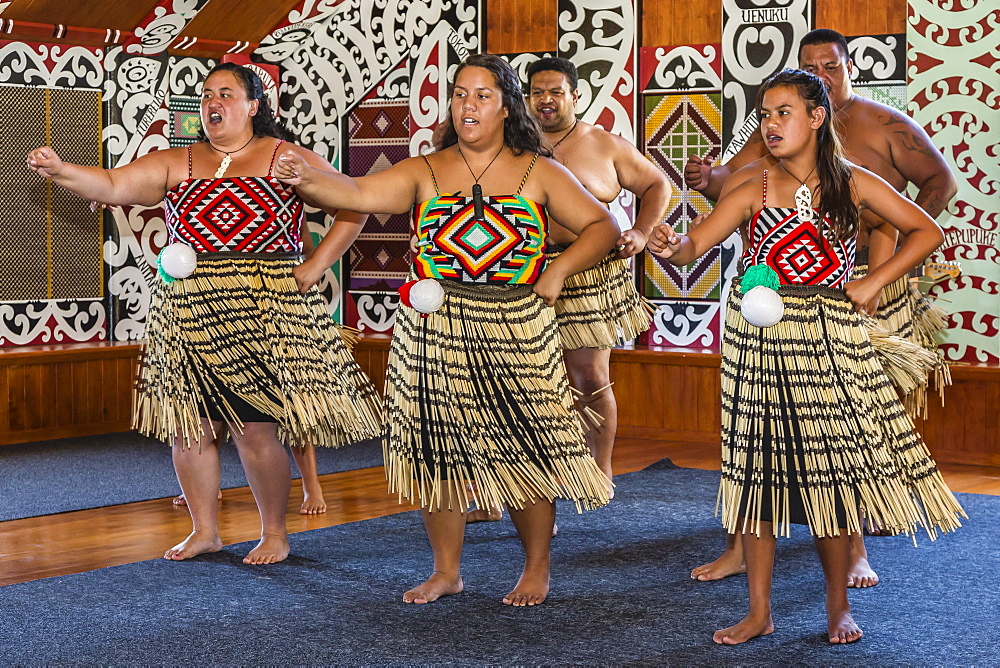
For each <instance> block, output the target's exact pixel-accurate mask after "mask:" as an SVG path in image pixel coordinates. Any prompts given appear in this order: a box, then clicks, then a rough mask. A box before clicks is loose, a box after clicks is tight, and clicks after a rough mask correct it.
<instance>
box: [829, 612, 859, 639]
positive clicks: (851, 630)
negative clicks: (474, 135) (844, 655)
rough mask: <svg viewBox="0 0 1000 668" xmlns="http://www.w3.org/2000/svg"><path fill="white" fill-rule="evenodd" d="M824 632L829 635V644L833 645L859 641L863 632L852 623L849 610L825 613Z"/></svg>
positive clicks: (852, 619)
mask: <svg viewBox="0 0 1000 668" xmlns="http://www.w3.org/2000/svg"><path fill="white" fill-rule="evenodd" d="M826 631H827V633H829V634H830V642H832V643H834V644H835V645H839V644H843V643H849V642H854V641H855V640H861V636H863V635H864V631H862V630H861V627H860V626H858V625H857V624H856V623H855V622H854V618H853V617H851V612H850V610H837V611H834V612H829V611H828V612H827V614H826Z"/></svg>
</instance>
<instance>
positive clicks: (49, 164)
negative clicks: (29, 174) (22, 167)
mask: <svg viewBox="0 0 1000 668" xmlns="http://www.w3.org/2000/svg"><path fill="white" fill-rule="evenodd" d="M62 165H63V161H62V159H61V158H60V157H59V155H58V154H57V153H56V152H55V151H54V150H52V148H50V147H48V146H42V147H41V148H36V149H35V150H34V151H31V152H30V153H28V169H30V170H31V171H33V172H35V173H36V174H38V175H39V176H43V177H45V178H47V179H51V178H52V177H53V176H58V175H59V172H60V171H62Z"/></svg>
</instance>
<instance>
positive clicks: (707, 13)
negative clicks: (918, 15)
mask: <svg viewBox="0 0 1000 668" xmlns="http://www.w3.org/2000/svg"><path fill="white" fill-rule="evenodd" d="M557 6H558V0H491V1H490V2H488V3H487V8H486V12H487V30H486V48H487V50H488V51H490V52H491V53H520V52H523V51H555V50H556V48H557V42H556V40H557V36H556V20H557V12H556V9H557ZM815 7H816V21H815V26H816V27H817V28H833V29H834V30H836V31H838V32H841V33H843V34H845V35H881V34H885V33H902V32H906V0H851V1H850V2H845V1H844V0H815ZM641 8H642V9H641V16H640V18H639V25H640V35H639V39H640V42H639V44H640V46H675V45H681V44H710V43H714V42H720V41H722V2H721V0H708V1H707V2H692V1H691V0H641Z"/></svg>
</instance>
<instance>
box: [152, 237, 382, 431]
mask: <svg viewBox="0 0 1000 668" xmlns="http://www.w3.org/2000/svg"><path fill="white" fill-rule="evenodd" d="M298 263H299V259H298V256H293V255H291V254H265V253H208V254H201V255H199V256H198V266H197V268H196V270H195V272H194V273H193V274H192V275H191V276H190V277H188V278H184V279H180V280H175V281H173V282H171V283H169V284H168V283H164V282H163V281H162V280H161V279H160V278H159V277H157V278H156V279H155V280H156V284H155V285H154V288H153V303H152V306H151V308H150V312H149V317H148V320H147V326H146V329H147V343H146V345H145V349H144V351H143V357H142V364H141V367H140V370H139V377H138V380H137V383H136V396H135V398H136V402H135V416H134V424H135V428H137V429H138V430H139V431H141V432H142V433H144V434H146V435H148V436H152V437H155V438H159V439H162V440H169V441H174V439H177V438H179V439H180V441H181V442H182V443H183V444H186V445H191V444H192V443H195V442H197V441H198V440H199V438H200V437H201V435H202V428H201V424H202V418H203V417H214V418H216V419H218V418H221V419H222V420H223V421H224V422H226V423H227V424H228V426H229V427H230V429H231V430H232V431H233V432H235V433H240V431H241V430H242V425H243V423H244V422H246V421H265V420H261V419H260V418H258V417H256V416H257V415H264V416H269V418H270V420H267V421H272V420H273V421H275V422H277V423H278V424H279V436H280V437H281V438H282V439H283V440H285V441H286V442H288V443H290V444H292V445H296V446H305V445H315V446H330V447H339V446H341V445H345V444H347V443H354V442H357V441H360V440H364V439H367V438H373V437H377V436H379V435H380V434H381V433H382V432H383V430H384V418H383V412H382V406H381V402H380V400H379V397H378V395H377V394H376V392H375V389H374V388H373V387H372V384H371V382H370V381H369V379H368V378H367V377H366V376H365V375H364V373H363V372H362V371H361V369H360V367H359V366H358V364H357V362H356V361H355V360H354V356H353V355H352V353H351V351H350V349H349V347H348V343H353V339H352V337H351V335H350V334H349V333H347V332H346V331H344V330H342V329H341V328H340V327H339V326H338V325H337V324H336V323H334V321H333V319H332V318H331V317H330V314H329V312H328V311H327V309H326V305H325V304H324V302H323V298H322V297H321V296H320V294H319V292H318V291H317V290H315V289H313V290H311V291H309V293H307V294H305V295H302V294H300V293H299V290H298V286H297V285H296V282H295V277H294V276H293V275H292V269H293V268H294V267H295V266H296V265H297V264H298ZM345 339H346V342H345ZM233 396H235V397H236V398H237V400H238V401H236V400H234V401H232V402H230V401H229V400H228V399H227V397H233ZM233 404H238V406H237V407H234V405H233ZM244 404H248V405H249V407H250V410H249V411H243V413H244V414H243V415H242V416H241V414H240V413H241V411H240V409H239V406H243V405H244ZM247 412H249V413H251V415H252V416H251V417H249V419H248V417H247Z"/></svg>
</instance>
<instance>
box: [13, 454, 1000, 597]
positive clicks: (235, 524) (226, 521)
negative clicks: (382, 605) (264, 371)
mask: <svg viewBox="0 0 1000 668" xmlns="http://www.w3.org/2000/svg"><path fill="white" fill-rule="evenodd" d="M663 457H670V459H671V460H672V461H673V462H674V463H675V464H677V465H679V466H685V467H691V468H701V469H710V470H719V450H718V446H714V447H713V446H709V445H705V444H704V443H677V442H663V441H653V440H641V439H619V442H618V444H617V445H616V449H615V459H614V468H615V474H616V475H617V474H621V473H627V472H630V471H636V470H639V469H642V468H644V467H646V466H648V465H649V464H652V463H653V462H656V461H659V460H660V459H662V458H663ZM941 470H942V472H943V473H944V476H945V479H946V480H947V481H948V484H949V485H951V488H952V489H953V490H954V491H956V492H972V493H977V494H994V495H1000V468H991V467H984V466H959V465H954V464H945V465H942V466H941ZM321 481H322V483H323V491H324V496H325V497H326V500H327V505H328V510H327V512H326V513H325V514H323V515H314V516H302V515H299V514H298V506H299V503H300V501H301V491H300V487H299V484H298V482H297V481H294V482H293V486H292V498H291V500H290V501H289V504H288V530H289V531H290V532H292V533H295V532H299V531H309V530H312V529H321V528H323V527H328V526H334V525H337V524H345V523H348V522H357V521H359V520H365V519H371V518H374V517H381V516H384V515H391V514H394V513H399V512H404V511H407V510H413V509H414V507H413V506H409V505H399V504H398V503H397V500H396V498H395V497H391V496H388V495H387V494H386V485H385V478H384V476H383V472H382V468H381V467H378V468H370V469H361V470H358V471H346V472H344V473H331V474H329V475H325V476H321ZM220 503H221V504H222V505H221V509H220V527H219V530H220V533H221V535H222V539H223V542H224V543H226V544H227V545H228V544H231V543H239V542H243V541H248V540H254V539H256V538H257V537H258V536H259V535H260V534H259V532H260V524H259V518H258V515H257V508H256V505H255V504H254V501H253V497H252V496H251V495H250V491H249V489H248V488H246V487H243V488H240V489H232V490H226V491H225V493H224V495H223V500H222V501H221V502H220ZM190 529H191V521H190V517H189V516H188V513H187V510H186V509H184V508H178V507H175V506H173V505H172V504H171V503H170V499H156V500H152V501H141V502H138V503H130V504H126V505H120V506H109V507H106V508H95V509H91V510H81V511H76V512H71V513H61V514H58V515H46V516H43V517H31V518H26V519H22V520H12V521H9V522H0V585H6V584H13V583H17V582H26V581H30V580H36V579H40V578H47V577H53V576H57V575H67V574H70V573H80V572H83V571H89V570H95V569H98V568H105V567H107V566H116V565H120V564H127V563H132V562H136V561H144V560H147V559H155V558H158V557H161V556H162V555H163V552H164V550H166V549H167V548H168V547H170V546H171V545H174V544H175V543H177V542H179V541H181V540H182V539H183V538H184V537H185V536H186V535H187V534H188V532H189V531H190Z"/></svg>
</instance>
